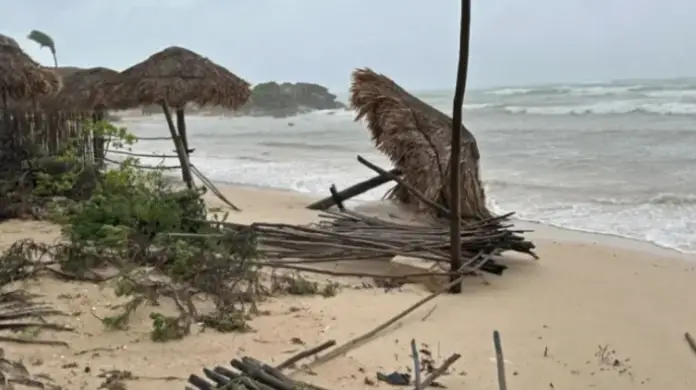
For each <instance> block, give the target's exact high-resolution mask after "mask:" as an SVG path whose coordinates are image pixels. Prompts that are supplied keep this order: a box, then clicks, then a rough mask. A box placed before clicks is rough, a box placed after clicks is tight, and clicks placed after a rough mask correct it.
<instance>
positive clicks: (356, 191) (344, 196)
mask: <svg viewBox="0 0 696 390" xmlns="http://www.w3.org/2000/svg"><path fill="white" fill-rule="evenodd" d="M389 173H390V174H392V175H400V174H401V171H399V170H398V169H392V170H391V171H389ZM391 180H392V178H391V177H387V176H384V175H379V176H375V177H373V178H370V179H367V180H365V181H361V182H360V183H356V184H353V185H352V186H350V187H348V188H346V189H345V190H343V191H339V192H338V193H337V194H336V197H337V198H339V199H340V200H341V201H342V202H345V201H346V200H348V199H350V198H353V197H356V196H358V195H360V194H362V193H365V192H367V191H369V190H371V189H373V188H376V187H378V186H381V185H382V184H384V183H388V182H390V181H391ZM335 204H336V201H335V199H334V196H329V197H327V198H324V199H322V200H320V201H317V202H314V203H312V204H310V205H309V206H307V208H308V209H310V210H327V209H329V208H331V206H334V205H335Z"/></svg>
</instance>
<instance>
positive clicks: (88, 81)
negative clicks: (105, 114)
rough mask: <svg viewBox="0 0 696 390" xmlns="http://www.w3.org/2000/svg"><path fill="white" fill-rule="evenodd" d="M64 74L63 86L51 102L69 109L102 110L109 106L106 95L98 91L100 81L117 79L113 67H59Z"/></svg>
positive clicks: (58, 106) (116, 73)
mask: <svg viewBox="0 0 696 390" xmlns="http://www.w3.org/2000/svg"><path fill="white" fill-rule="evenodd" d="M59 69H60V70H59V72H60V73H62V74H63V77H62V78H63V88H62V89H61V90H60V91H59V92H58V93H57V94H55V95H54V96H53V97H52V98H51V99H50V100H51V104H52V105H53V106H54V107H56V108H60V109H64V110H68V111H92V112H97V111H102V110H104V109H107V108H109V107H108V106H107V102H106V101H105V99H104V98H105V97H104V95H103V94H101V93H97V86H98V85H99V83H102V82H105V81H106V82H108V81H111V80H114V79H116V77H117V76H118V74H119V73H118V72H117V71H115V70H113V69H108V68H102V67H96V68H88V69H79V68H59Z"/></svg>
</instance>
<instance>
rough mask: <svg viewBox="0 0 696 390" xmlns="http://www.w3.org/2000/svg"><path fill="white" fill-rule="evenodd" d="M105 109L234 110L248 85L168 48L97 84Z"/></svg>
mask: <svg viewBox="0 0 696 390" xmlns="http://www.w3.org/2000/svg"><path fill="white" fill-rule="evenodd" d="M101 92H102V93H103V94H104V95H106V101H107V102H109V106H110V107H111V106H112V107H114V108H121V109H127V108H135V107H139V106H142V105H150V104H158V105H159V104H162V103H166V104H167V105H168V106H169V107H175V108H184V107H185V106H186V104H187V103H190V102H193V103H196V104H198V105H199V106H221V107H226V108H230V109H236V108H238V107H240V106H242V105H243V104H244V103H246V101H247V100H248V99H249V97H250V96H251V90H250V84H249V83H248V82H247V81H245V80H243V79H241V78H240V77H238V76H236V75H234V74H233V73H232V72H230V71H229V70H227V69H225V68H223V67H222V66H220V65H217V64H215V63H213V62H212V61H211V60H209V59H208V58H205V57H203V56H201V55H199V54H196V53H194V52H193V51H191V50H188V49H184V48H181V47H176V46H173V47H169V48H167V49H165V50H162V51H160V52H158V53H155V54H153V55H152V56H150V57H149V58H148V59H146V60H145V61H143V62H141V63H139V64H136V65H134V66H132V67H130V68H128V69H126V70H124V71H123V72H121V73H120V74H119V76H118V77H117V80H116V81H114V82H107V83H102V84H101Z"/></svg>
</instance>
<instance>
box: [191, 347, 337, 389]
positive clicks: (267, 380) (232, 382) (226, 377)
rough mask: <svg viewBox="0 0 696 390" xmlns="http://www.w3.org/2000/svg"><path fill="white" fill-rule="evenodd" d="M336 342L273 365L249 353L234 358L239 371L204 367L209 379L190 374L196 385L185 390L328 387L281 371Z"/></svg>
mask: <svg viewBox="0 0 696 390" xmlns="http://www.w3.org/2000/svg"><path fill="white" fill-rule="evenodd" d="M335 345H336V341H334V340H330V341H327V342H325V343H322V344H321V345H318V346H316V347H314V348H310V349H308V350H305V351H302V352H300V353H298V354H296V355H294V356H292V357H290V358H289V359H287V360H286V361H284V362H283V363H280V364H279V365H277V366H270V365H268V364H265V363H263V362H260V361H258V360H256V359H254V358H251V357H248V356H246V357H243V358H242V359H233V360H232V361H231V362H230V365H231V366H232V368H234V369H236V370H238V371H234V370H231V369H229V368H226V367H222V366H216V367H215V368H213V369H212V370H211V369H208V368H203V374H204V375H205V377H206V378H207V380H206V379H203V378H201V377H200V376H198V375H196V374H191V375H189V378H188V383H190V384H191V385H193V386H194V387H190V386H187V387H186V390H196V389H197V390H214V389H221V388H225V389H240V390H246V389H249V390H252V389H254V390H294V389H307V390H325V389H323V388H322V387H319V386H315V385H311V384H309V383H306V382H301V381H296V380H293V379H291V378H289V377H288V376H286V375H285V374H283V372H282V371H283V370H285V369H290V368H293V367H294V366H295V363H297V362H299V361H300V360H302V359H306V358H308V357H310V356H315V355H317V354H318V353H320V352H322V351H325V350H327V349H329V348H331V347H333V346H335ZM211 382H212V383H211Z"/></svg>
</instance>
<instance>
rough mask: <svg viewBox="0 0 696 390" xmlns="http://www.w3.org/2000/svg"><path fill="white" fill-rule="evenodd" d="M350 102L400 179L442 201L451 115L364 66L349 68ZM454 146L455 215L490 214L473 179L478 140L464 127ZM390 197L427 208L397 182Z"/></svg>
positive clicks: (446, 191)
mask: <svg viewBox="0 0 696 390" xmlns="http://www.w3.org/2000/svg"><path fill="white" fill-rule="evenodd" d="M351 106H352V108H353V109H355V110H356V112H357V116H356V120H360V119H362V118H365V119H366V120H367V124H368V128H369V130H370V132H371V133H372V139H373V141H374V142H375V145H376V146H377V148H378V149H379V150H380V151H382V152H383V153H385V154H386V155H387V156H388V157H389V158H390V159H391V161H392V163H393V164H394V166H395V167H396V168H398V169H399V170H400V171H401V172H403V175H404V180H405V181H406V182H407V183H408V184H410V185H411V186H413V187H414V188H416V189H418V190H419V191H420V192H421V193H423V194H424V195H425V196H426V197H427V198H428V199H429V200H431V201H433V202H435V203H438V204H441V205H444V206H448V205H449V204H450V189H449V184H448V183H449V176H450V169H449V159H450V151H451V135H452V119H451V118H450V117H448V116H447V115H445V114H443V113H442V112H440V111H438V110H437V109H435V108H433V107H431V106H429V105H427V104H426V103H424V102H423V101H421V100H419V99H417V98H416V97H414V96H412V95H411V94H409V93H408V92H406V91H405V90H404V89H403V88H401V87H400V86H399V85H397V84H396V83H395V82H394V81H392V80H391V79H389V78H388V77H386V76H384V75H381V74H378V73H375V72H374V71H372V70H370V69H367V68H366V69H357V70H355V71H354V72H353V82H352V85H351ZM460 150H461V159H460V169H461V172H462V178H461V180H460V191H461V200H460V205H461V210H460V212H461V215H462V217H464V218H470V219H486V218H490V217H491V216H492V215H491V213H490V211H488V209H487V208H486V202H485V194H484V191H483V187H482V184H481V181H480V179H479V158H480V156H479V150H478V145H477V144H476V139H475V138H474V135H473V134H471V133H470V132H469V131H467V130H466V129H465V128H462V146H461V149H460ZM391 197H395V198H397V199H399V200H400V201H402V202H404V203H413V204H416V205H417V206H418V208H419V209H422V210H430V209H429V208H427V206H426V205H424V204H421V202H420V201H419V200H418V199H414V198H412V197H411V196H410V195H409V194H408V192H406V191H405V190H404V189H403V188H399V187H398V186H397V188H396V189H395V190H394V191H392V193H391Z"/></svg>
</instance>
